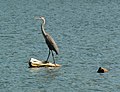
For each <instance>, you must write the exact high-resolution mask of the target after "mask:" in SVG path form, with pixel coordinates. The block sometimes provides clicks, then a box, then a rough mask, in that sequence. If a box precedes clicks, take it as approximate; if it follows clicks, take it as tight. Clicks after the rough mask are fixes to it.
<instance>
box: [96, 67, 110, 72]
mask: <svg viewBox="0 0 120 92" xmlns="http://www.w3.org/2000/svg"><path fill="white" fill-rule="evenodd" d="M105 72H108V70H107V69H106V68H102V67H99V69H98V71H97V73H105Z"/></svg>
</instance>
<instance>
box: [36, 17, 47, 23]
mask: <svg viewBox="0 0 120 92" xmlns="http://www.w3.org/2000/svg"><path fill="white" fill-rule="evenodd" d="M35 19H40V20H42V21H43V23H44V24H45V18H44V17H42V16H41V17H35Z"/></svg>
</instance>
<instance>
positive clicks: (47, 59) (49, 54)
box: [45, 50, 50, 63]
mask: <svg viewBox="0 0 120 92" xmlns="http://www.w3.org/2000/svg"><path fill="white" fill-rule="evenodd" d="M49 57H50V50H49V54H48V57H47V60H46V61H45V62H46V63H48V59H49Z"/></svg>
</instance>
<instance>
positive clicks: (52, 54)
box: [52, 51, 55, 64]
mask: <svg viewBox="0 0 120 92" xmlns="http://www.w3.org/2000/svg"><path fill="white" fill-rule="evenodd" d="M52 57H53V63H54V64H55V58H54V53H53V51H52Z"/></svg>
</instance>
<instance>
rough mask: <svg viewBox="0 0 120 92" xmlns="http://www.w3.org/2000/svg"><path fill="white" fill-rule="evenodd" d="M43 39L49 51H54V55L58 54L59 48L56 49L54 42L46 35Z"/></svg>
mask: <svg viewBox="0 0 120 92" xmlns="http://www.w3.org/2000/svg"><path fill="white" fill-rule="evenodd" d="M45 39H46V43H47V45H48V47H49V49H51V50H54V51H55V52H56V54H58V53H59V48H58V46H57V44H56V42H55V41H54V39H53V38H52V37H51V36H50V35H49V34H48V33H47V35H46V38H45Z"/></svg>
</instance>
